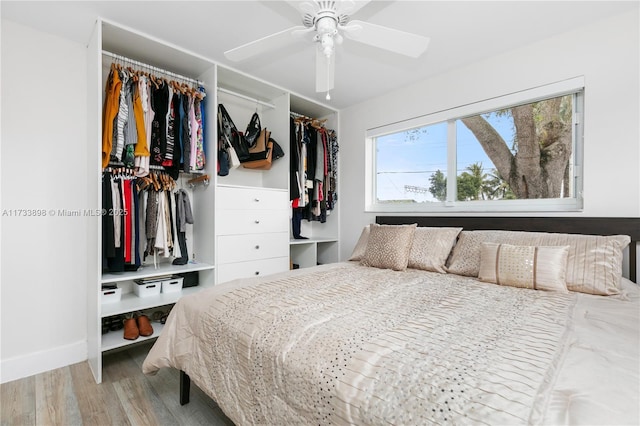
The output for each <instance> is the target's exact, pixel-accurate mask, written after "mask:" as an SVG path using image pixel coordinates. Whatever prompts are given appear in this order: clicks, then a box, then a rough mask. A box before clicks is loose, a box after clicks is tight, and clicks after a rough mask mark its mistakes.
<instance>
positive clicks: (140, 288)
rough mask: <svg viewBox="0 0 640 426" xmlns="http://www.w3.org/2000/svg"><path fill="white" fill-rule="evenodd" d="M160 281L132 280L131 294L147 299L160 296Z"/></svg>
mask: <svg viewBox="0 0 640 426" xmlns="http://www.w3.org/2000/svg"><path fill="white" fill-rule="evenodd" d="M161 286H162V281H145V280H134V284H133V292H134V293H135V294H136V296H138V297H149V296H155V295H158V294H160V289H161Z"/></svg>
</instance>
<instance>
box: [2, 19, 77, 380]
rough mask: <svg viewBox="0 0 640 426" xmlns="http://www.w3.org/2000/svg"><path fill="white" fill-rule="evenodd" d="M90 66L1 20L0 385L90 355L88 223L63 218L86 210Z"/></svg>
mask: <svg viewBox="0 0 640 426" xmlns="http://www.w3.org/2000/svg"><path fill="white" fill-rule="evenodd" d="M85 58H86V49H85V47H84V46H82V45H79V44H76V43H73V42H69V41H67V40H64V39H61V38H57V37H55V36H51V35H48V34H45V33H41V32H38V31H34V30H33V29H30V28H27V27H23V26H20V25H17V24H15V23H12V22H10V21H6V20H3V21H2V74H1V75H2V87H1V90H2V132H1V135H2V157H1V161H2V163H1V173H2V179H1V182H2V189H1V191H0V193H1V196H2V211H3V215H2V270H1V290H0V291H1V309H2V311H1V318H0V324H1V333H2V334H1V339H2V340H1V343H2V347H1V349H0V359H1V364H0V368H1V371H0V375H1V381H2V382H6V381H9V380H13V379H15V378H19V377H24V376H26V375H31V374H35V373H37V372H40V371H46V370H50V369H52V368H56V367H60V366H64V365H68V364H71V363H74V362H78V361H82V360H84V359H86V357H87V345H86V336H87V332H86V328H87V325H86V317H87V315H86V285H87V284H86V280H85V277H86V276H87V273H86V266H85V263H86V260H87V248H86V245H87V243H86V241H85V228H86V222H85V219H84V218H82V217H60V216H59V215H58V214H57V213H58V212H57V210H58V209H68V210H76V209H81V208H86V207H87V205H88V203H87V189H86V188H87V187H86V185H87V182H86V181H87V179H86V161H87V159H86V148H85V144H86V143H87V142H86V135H87V127H86V126H87V125H86V122H87V114H86V105H87V94H86V93H87V84H86V59H85ZM16 209H27V211H28V210H29V209H43V210H44V212H46V216H44V217H24V216H23V217H15V216H11V215H12V214H16V212H13V210H16ZM51 210H53V211H54V212H55V214H51V213H50V211H51ZM27 211H25V212H22V213H23V214H25V213H27Z"/></svg>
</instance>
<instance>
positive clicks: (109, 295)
mask: <svg viewBox="0 0 640 426" xmlns="http://www.w3.org/2000/svg"><path fill="white" fill-rule="evenodd" d="M121 298H122V289H121V288H104V289H102V290H101V291H100V303H103V304H105V303H116V302H119V301H120V299H121Z"/></svg>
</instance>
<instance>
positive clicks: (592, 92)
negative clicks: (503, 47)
mask: <svg viewBox="0 0 640 426" xmlns="http://www.w3.org/2000/svg"><path fill="white" fill-rule="evenodd" d="M638 21H639V19H638V11H637V9H636V10H634V11H633V12H629V13H626V14H623V15H619V16H616V17H614V18H611V19H607V20H603V21H601V22H599V23H596V24H593V25H589V26H585V27H583V28H581V29H580V30H576V31H572V32H569V33H565V34H563V35H559V36H556V37H553V38H550V39H547V40H542V41H539V42H536V43H535V44H532V45H529V46H527V47H525V48H521V49H518V50H515V51H512V52H508V53H505V54H502V55H500V56H497V57H493V58H490V59H487V60H484V61H482V62H477V63H474V64H472V65H469V66H467V67H464V68H461V69H457V70H453V71H451V72H448V73H445V74H442V75H439V76H436V77H433V78H430V79H428V80H425V81H423V82H420V83H418V84H415V85H413V86H410V87H406V88H404V89H401V90H397V91H395V92H392V93H388V94H385V95H382V96H380V97H378V98H376V99H374V100H371V101H368V102H366V103H363V104H360V105H357V106H354V107H351V108H348V109H346V110H342V111H341V116H340V122H341V128H340V155H341V159H342V160H341V164H342V167H341V170H340V179H341V192H342V193H341V194H340V203H343V205H342V207H341V210H340V211H341V221H340V224H341V234H340V239H341V255H340V257H341V259H342V260H344V259H347V258H348V257H349V256H350V254H351V252H352V250H353V247H354V246H355V244H356V242H357V239H358V237H359V235H360V232H361V231H362V228H363V226H365V225H366V224H368V223H371V222H373V221H375V214H373V213H365V212H364V206H365V184H364V179H365V159H364V152H365V144H364V135H365V131H366V130H367V129H370V128H374V127H378V126H381V125H385V124H389V123H393V122H396V121H401V120H406V119H409V118H413V117H417V116H421V115H425V114H430V113H434V112H437V111H441V110H445V109H447V108H452V107H456V106H460V105H464V104H467V103H472V102H477V101H480V100H483V99H487V98H491V97H494V96H499V95H503V94H507V93H510V92H514V91H519V90H523V89H528V88H532V87H535V86H539V85H544V84H548V83H552V82H555V81H560V80H563V79H566V78H571V77H575V76H579V75H583V76H584V77H585V131H584V133H585V135H584V141H585V146H584V174H585V176H584V196H585V202H584V211H583V212H582V213H581V215H583V216H604V217H607V216H615V217H638V216H640V172H639V167H638V164H639V160H640V148H639V146H640V143H639V141H640V133H639V118H638V117H639V116H640V109H639V78H638V76H639V75H640V72H639V65H638V63H639V52H640V50H639V43H638V41H639V34H638V26H639V23H638ZM504 36H505V37H508V35H504ZM427 54H428V52H427ZM346 159H348V161H346ZM538 215H544V214H538ZM572 215H573V214H572Z"/></svg>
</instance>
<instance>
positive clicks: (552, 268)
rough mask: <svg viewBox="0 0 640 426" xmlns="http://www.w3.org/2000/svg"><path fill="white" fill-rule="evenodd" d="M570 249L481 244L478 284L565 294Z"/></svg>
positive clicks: (562, 247)
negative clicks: (484, 283) (480, 282)
mask: <svg viewBox="0 0 640 426" xmlns="http://www.w3.org/2000/svg"><path fill="white" fill-rule="evenodd" d="M568 256H569V246H551V247H546V246H513V245H511V244H496V243H482V248H481V250H480V271H479V273H478V278H479V279H480V281H485V282H490V283H495V284H500V285H505V286H510V287H520V288H529V289H533V290H546V291H558V292H562V293H568V290H567V284H566V275H567V258H568Z"/></svg>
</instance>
